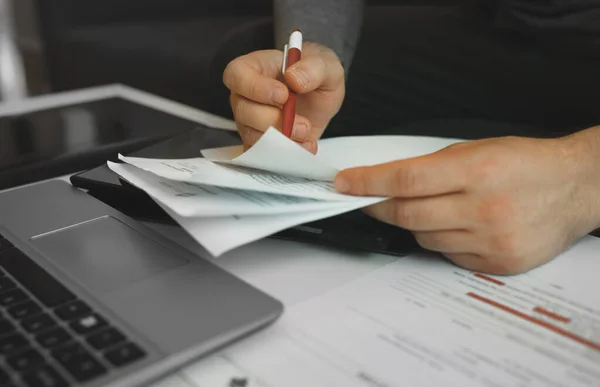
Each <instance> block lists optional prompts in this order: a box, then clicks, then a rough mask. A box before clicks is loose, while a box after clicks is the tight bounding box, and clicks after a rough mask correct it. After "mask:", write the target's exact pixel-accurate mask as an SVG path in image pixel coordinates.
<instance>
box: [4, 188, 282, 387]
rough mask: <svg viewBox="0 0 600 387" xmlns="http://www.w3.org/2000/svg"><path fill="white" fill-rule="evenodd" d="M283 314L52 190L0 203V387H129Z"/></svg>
mask: <svg viewBox="0 0 600 387" xmlns="http://www.w3.org/2000/svg"><path fill="white" fill-rule="evenodd" d="M282 312H283V305H282V304H281V303H280V302H279V301H278V300H276V299H274V298H272V297H271V296H269V295H267V294H265V293H262V292H261V291H259V290H258V289H256V288H254V287H252V286H250V285H249V284H247V283H245V282H243V281H242V280H241V279H239V278H237V277H234V276H233V275H231V274H229V273H227V272H226V271H224V270H222V269H220V268H218V267H217V266H215V265H214V264H212V263H211V262H210V261H209V260H208V259H205V258H204V257H202V256H199V255H196V254H193V253H191V252H190V251H188V250H185V249H184V248H182V247H180V246H179V245H178V244H175V243H173V242H171V241H170V240H168V239H166V238H165V237H163V236H161V235H159V234H157V233H156V232H153V231H152V230H151V229H149V228H147V227H145V226H143V225H142V224H140V223H138V222H137V221H135V220H133V219H131V218H129V217H127V216H125V215H123V214H122V213H120V212H118V211H116V210H115V209H113V208H112V207H110V206H108V205H106V204H104V203H102V202H101V201H99V200H96V199H94V198H93V197H91V196H90V195H87V194H86V193H84V192H82V191H81V190H79V189H77V188H74V187H72V186H71V185H70V184H68V183H67V182H64V181H60V180H51V181H47V182H44V183H40V184H35V185H30V186H26V187H24V188H17V189H13V190H9V191H6V192H3V193H0V385H2V386H9V385H13V384H11V383H14V385H27V386H55V387H58V386H71V385H82V386H83V385H85V386H136V385H148V384H149V383H150V382H151V381H152V380H155V379H157V378H159V377H161V376H163V375H165V374H166V373H169V372H170V371H173V370H175V369H176V368H177V367H180V366H182V365H184V364H186V363H188V362H190V361H192V360H195V359H197V358H199V357H200V356H202V355H206V354H208V353H210V352H212V351H214V350H216V349H218V348H221V347H223V346H225V345H227V344H229V343H232V342H233V341H235V340H238V339H240V338H242V337H244V336H246V335H248V334H251V333H252V332H255V331H257V330H259V329H261V328H264V327H266V326H267V325H269V324H270V323H272V322H273V321H275V320H276V319H277V318H278V317H279V316H280V315H281V314H282Z"/></svg>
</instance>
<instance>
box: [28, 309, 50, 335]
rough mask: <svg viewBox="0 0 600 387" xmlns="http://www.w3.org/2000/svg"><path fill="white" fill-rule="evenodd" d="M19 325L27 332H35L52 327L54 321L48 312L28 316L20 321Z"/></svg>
mask: <svg viewBox="0 0 600 387" xmlns="http://www.w3.org/2000/svg"><path fill="white" fill-rule="evenodd" d="M21 326H22V327H23V328H25V330H26V331H27V332H29V333H37V332H42V331H45V330H48V329H50V328H54V327H55V326H56V322H55V321H54V320H53V319H52V317H50V316H49V315H48V314H45V313H44V314H40V315H38V316H33V317H29V318H28V319H25V320H23V321H22V322H21Z"/></svg>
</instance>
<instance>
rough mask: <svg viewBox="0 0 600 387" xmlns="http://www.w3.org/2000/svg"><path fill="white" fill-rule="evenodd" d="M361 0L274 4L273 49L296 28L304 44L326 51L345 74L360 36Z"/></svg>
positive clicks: (282, 0)
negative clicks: (319, 45) (313, 43)
mask: <svg viewBox="0 0 600 387" xmlns="http://www.w3.org/2000/svg"><path fill="white" fill-rule="evenodd" d="M363 10H364V0H274V13H275V14H274V19H275V21H274V27H275V43H276V45H277V47H276V48H278V49H283V47H284V45H285V44H286V43H287V40H288V38H289V36H290V33H291V32H292V30H294V29H295V28H299V29H300V30H302V35H303V37H304V40H305V41H312V42H316V43H320V44H322V45H324V46H327V47H329V48H330V49H332V50H333V51H335V53H336V54H337V55H338V57H339V58H340V61H341V62H342V65H343V66H344V69H345V70H346V72H348V70H349V67H350V64H351V62H352V58H353V57H354V52H355V51H356V44H357V41H358V38H359V36H360V29H361V27H362V18H363Z"/></svg>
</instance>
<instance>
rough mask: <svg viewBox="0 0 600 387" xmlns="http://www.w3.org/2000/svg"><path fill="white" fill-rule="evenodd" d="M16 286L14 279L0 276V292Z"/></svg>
mask: <svg viewBox="0 0 600 387" xmlns="http://www.w3.org/2000/svg"><path fill="white" fill-rule="evenodd" d="M16 286H17V285H16V284H15V281H13V280H11V279H10V278H8V277H2V276H0V293H2V292H5V291H7V290H10V289H13V288H14V287H16Z"/></svg>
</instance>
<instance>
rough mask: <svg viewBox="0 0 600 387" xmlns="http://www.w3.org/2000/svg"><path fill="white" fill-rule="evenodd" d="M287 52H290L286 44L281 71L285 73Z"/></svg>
mask: <svg viewBox="0 0 600 387" xmlns="http://www.w3.org/2000/svg"><path fill="white" fill-rule="evenodd" d="M287 54H288V45H287V44H286V45H285V47H283V65H282V66H281V73H282V74H285V69H286V67H287V66H286V65H287Z"/></svg>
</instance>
